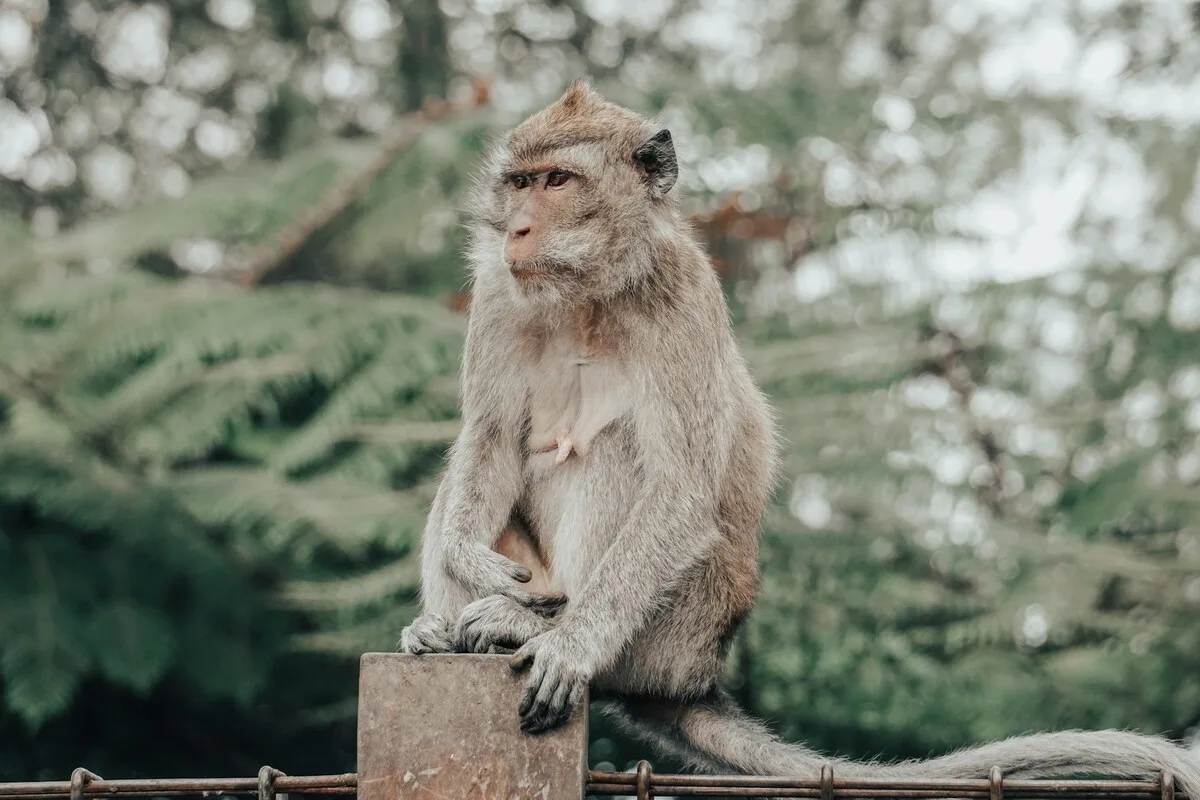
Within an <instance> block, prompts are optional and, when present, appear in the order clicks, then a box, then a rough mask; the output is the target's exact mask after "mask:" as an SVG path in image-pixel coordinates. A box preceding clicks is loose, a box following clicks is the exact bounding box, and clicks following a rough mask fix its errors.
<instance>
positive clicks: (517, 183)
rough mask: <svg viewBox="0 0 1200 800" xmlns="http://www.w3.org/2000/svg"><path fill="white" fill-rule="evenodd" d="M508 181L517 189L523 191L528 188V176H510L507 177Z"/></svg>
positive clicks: (518, 174)
mask: <svg viewBox="0 0 1200 800" xmlns="http://www.w3.org/2000/svg"><path fill="white" fill-rule="evenodd" d="M508 181H509V183H511V184H512V185H513V186H514V187H515V188H517V189H525V188H527V187H528V186H529V176H528V175H523V174H521V173H517V174H516V175H512V176H511V177H509V179H508Z"/></svg>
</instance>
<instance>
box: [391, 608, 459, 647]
mask: <svg viewBox="0 0 1200 800" xmlns="http://www.w3.org/2000/svg"><path fill="white" fill-rule="evenodd" d="M396 649H397V650H398V651H399V652H401V653H410V654H413V655H418V654H421V653H453V652H454V639H453V637H452V636H451V632H450V624H449V623H448V622H446V620H444V619H443V618H442V617H440V616H438V615H437V614H421V615H420V616H418V617H417V618H416V619H414V620H413V621H412V624H411V625H409V626H408V627H407V628H405V629H404V630H402V631H400V642H399V644H398V645H397V646H396Z"/></svg>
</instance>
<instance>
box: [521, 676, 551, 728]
mask: <svg viewBox="0 0 1200 800" xmlns="http://www.w3.org/2000/svg"><path fill="white" fill-rule="evenodd" d="M528 687H529V688H527V689H526V690H525V697H523V698H522V699H521V707H520V708H519V709H518V712H519V713H520V715H521V730H523V731H526V732H534V731H537V730H544V728H542V727H541V726H542V725H544V724H545V721H544V717H546V716H547V714H548V712H549V709H550V703H551V701H552V700H553V699H554V694H555V692H557V691H558V680H557V679H556V678H555V677H554V676H553V675H550V674H547V673H545V672H542V673H540V674H539V671H538V670H535V671H534V674H533V677H531V678H530V679H529V683H528Z"/></svg>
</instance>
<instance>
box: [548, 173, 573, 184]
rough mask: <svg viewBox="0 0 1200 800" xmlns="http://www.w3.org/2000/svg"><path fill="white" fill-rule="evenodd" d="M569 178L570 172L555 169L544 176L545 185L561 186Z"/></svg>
mask: <svg viewBox="0 0 1200 800" xmlns="http://www.w3.org/2000/svg"><path fill="white" fill-rule="evenodd" d="M569 180H571V173H569V172H562V171H560V170H555V171H554V172H551V173H550V174H549V175H547V176H546V185H547V186H562V185H563V184H564V183H566V182H567V181H569Z"/></svg>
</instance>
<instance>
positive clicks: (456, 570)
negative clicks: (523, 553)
mask: <svg viewBox="0 0 1200 800" xmlns="http://www.w3.org/2000/svg"><path fill="white" fill-rule="evenodd" d="M446 571H447V572H448V573H449V574H450V576H451V577H452V578H454V579H455V580H457V581H458V582H459V584H461V585H462V586H464V587H465V588H466V589H467V590H468V591H469V592H470V593H471V594H472V595H473V596H475V597H479V598H483V597H487V596H488V595H493V594H505V595H510V596H512V597H515V598H517V599H519V600H521V601H523V602H524V600H525V599H526V598H527V597H532V596H533V595H531V594H530V593H529V592H526V591H524V590H522V589H520V588H519V586H518V584H524V583H529V581H530V580H532V579H533V573H532V572H530V571H529V568H528V567H524V566H522V565H520V564H518V563H517V562H515V561H513V560H511V559H509V558H507V557H505V556H502V555H500V554H499V553H497V552H495V551H494V550H492V549H491V548H490V547H487V546H486V545H482V544H479V543H478V542H475V541H471V539H470V538H469V537H468V536H465V535H460V536H457V537H456V541H455V544H454V551H453V553H452V554H451V556H450V557H448V558H447V559H446Z"/></svg>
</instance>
